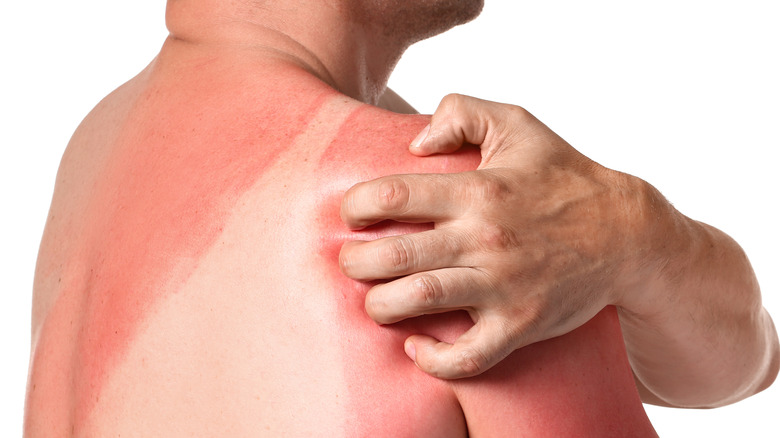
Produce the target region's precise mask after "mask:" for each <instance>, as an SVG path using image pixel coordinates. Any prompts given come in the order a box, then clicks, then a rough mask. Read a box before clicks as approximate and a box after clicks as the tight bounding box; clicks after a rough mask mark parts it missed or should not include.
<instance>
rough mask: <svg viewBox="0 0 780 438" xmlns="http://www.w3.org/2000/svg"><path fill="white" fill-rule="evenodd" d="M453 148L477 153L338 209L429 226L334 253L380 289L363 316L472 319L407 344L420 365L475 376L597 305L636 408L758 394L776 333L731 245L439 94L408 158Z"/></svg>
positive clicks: (531, 126)
mask: <svg viewBox="0 0 780 438" xmlns="http://www.w3.org/2000/svg"><path fill="white" fill-rule="evenodd" d="M464 143H465V144H478V145H480V148H481V152H482V162H481V163H480V169H479V170H478V171H477V172H472V173H469V174H460V175H438V176H433V175H405V176H392V177H386V178H381V179H378V180H375V181H371V182H367V183H363V184H359V185H357V186H355V187H353V188H351V189H350V191H349V192H348V193H347V194H346V195H345V197H344V202H343V204H342V217H343V218H344V219H345V222H346V223H348V224H349V225H350V226H352V227H355V228H360V227H364V226H367V225H370V224H372V223H374V222H376V221H381V220H385V219H395V220H401V221H407V220H408V221H412V222H419V221H426V220H430V221H434V222H435V224H436V231H434V232H429V233H425V234H419V235H413V236H402V237H392V238H387V239H382V240H378V241H374V242H363V243H359V242H354V243H350V244H348V245H345V246H344V248H343V250H342V252H341V260H342V262H341V264H342V269H343V270H344V272H345V273H346V274H347V275H349V276H350V277H353V278H359V279H363V280H372V279H377V278H380V279H389V280H392V281H390V282H389V283H387V284H381V285H377V286H375V287H373V288H372V289H371V290H370V292H369V294H368V299H367V301H366V308H367V310H368V312H369V314H370V315H371V316H372V318H374V319H375V320H376V321H377V322H381V323H392V322H395V321H400V320H403V319H405V318H409V317H414V316H416V315H420V314H426V313H431V312H441V311H445V310H451V309H471V312H472V318H473V319H474V320H475V321H476V322H477V324H476V325H475V327H474V329H472V330H470V331H469V332H468V333H466V335H464V336H462V337H460V338H459V339H458V340H457V341H456V342H455V343H451V342H440V341H439V340H437V339H435V338H433V337H429V336H424V335H419V336H414V337H411V338H409V339H408V340H407V342H406V346H405V348H406V351H407V353H408V354H409V356H410V358H412V359H413V360H415V362H416V363H417V364H418V365H419V366H420V368H422V369H423V370H425V371H426V372H428V373H431V374H432V375H435V376H439V377H443V378H460V377H464V376H473V375H476V374H479V373H480V372H483V371H484V370H487V369H489V368H490V367H491V366H492V365H494V364H495V363H497V362H499V361H500V360H502V359H503V358H504V357H505V356H506V355H507V354H509V353H510V352H511V351H514V350H515V349H517V348H522V347H523V346H525V345H529V344H532V343H534V342H537V341H539V340H543V339H549V338H551V337H553V336H557V335H560V334H562V333H566V332H569V331H570V330H572V329H573V328H576V327H578V326H580V325H581V324H582V323H583V322H584V321H587V320H589V319H590V318H591V317H592V316H593V315H594V314H595V313H596V312H597V311H599V310H600V309H602V308H603V307H604V305H608V304H610V305H617V306H619V314H620V320H621V324H622V327H623V329H624V330H625V337H626V341H627V347H628V352H629V360H630V361H631V364H632V366H633V370H634V373H635V375H636V378H637V384H638V386H639V388H640V393H641V394H642V398H643V400H644V401H646V402H649V403H655V404H659V405H664V406H679V407H716V406H721V405H725V404H728V403H733V402H735V401H738V400H741V399H743V398H745V397H748V396H750V395H753V394H755V393H757V392H759V391H762V390H763V389H765V388H767V387H768V386H769V385H771V383H772V382H773V380H774V379H775V377H776V375H777V373H778V367H780V353H779V352H780V347H779V346H778V339H777V332H776V330H775V327H774V324H773V322H772V319H771V317H770V316H769V314H768V313H767V311H766V309H764V308H763V307H762V305H761V292H760V289H759V286H758V283H757V281H756V278H755V274H754V273H753V270H752V268H751V266H750V262H749V261H748V260H747V257H746V256H745V254H744V252H743V251H742V249H741V248H740V247H739V245H737V244H736V242H734V241H733V240H732V239H731V238H730V237H729V236H727V235H725V234H724V233H722V232H720V231H719V230H717V229H715V228H713V227H710V226H708V225H705V224H702V223H700V222H697V221H694V220H691V219H689V218H687V217H685V216H684V215H682V214H681V213H680V212H678V211H677V210H676V209H675V208H674V207H673V206H672V205H671V204H670V203H669V202H668V201H667V200H666V199H664V197H663V196H661V194H660V193H658V191H657V190H655V188H653V187H652V186H651V185H650V184H648V183H647V182H645V181H642V180H641V179H639V178H636V177H632V176H630V175H626V174H623V173H620V172H616V171H613V170H610V169H607V168H604V167H603V166H600V165H598V164H597V163H595V162H593V161H591V160H589V159H588V158H587V157H585V156H583V155H582V154H580V153H579V152H577V151H576V150H575V149H574V148H573V147H572V146H571V145H569V144H568V143H566V142H565V141H564V140H563V139H561V138H560V137H559V136H557V135H556V134H555V133H554V132H552V131H551V130H550V129H549V128H547V127H546V126H545V125H543V124H542V123H541V122H540V121H539V120H537V119H536V118H534V117H533V116H532V115H531V114H529V113H528V112H527V111H525V110H524V109H523V108H520V107H516V106H512V105H506V104H499V103H495V102H487V101H482V100H479V99H475V98H470V97H466V96H458V95H451V96H448V97H447V98H445V99H444V100H443V101H442V103H441V105H440V106H439V108H438V109H437V111H436V113H435V114H434V115H433V117H432V121H431V123H430V125H429V126H428V127H426V128H424V129H423V130H422V131H421V134H420V135H419V136H418V137H417V138H416V139H415V141H413V142H412V144H411V145H410V150H411V151H412V152H414V153H415V154H418V155H423V156H424V155H428V154H433V153H448V152H451V151H453V150H457V149H458V148H459V147H461V145H462V144H464ZM388 252H392V254H393V257H392V258H388V257H377V255H380V254H385V253H388ZM420 284H423V285H425V287H422V288H421V287H419V285H420Z"/></svg>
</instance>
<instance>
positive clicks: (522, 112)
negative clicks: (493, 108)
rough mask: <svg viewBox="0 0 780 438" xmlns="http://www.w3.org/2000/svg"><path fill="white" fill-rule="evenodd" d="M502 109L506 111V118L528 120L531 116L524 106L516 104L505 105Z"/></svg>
mask: <svg viewBox="0 0 780 438" xmlns="http://www.w3.org/2000/svg"><path fill="white" fill-rule="evenodd" d="M504 109H505V110H506V111H507V113H508V114H507V118H508V119H514V120H519V121H523V120H528V118H529V117H531V113H530V112H528V110H526V109H525V108H523V107H521V106H517V105H505V106H504Z"/></svg>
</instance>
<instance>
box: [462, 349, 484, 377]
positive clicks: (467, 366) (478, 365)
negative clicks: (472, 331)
mask: <svg viewBox="0 0 780 438" xmlns="http://www.w3.org/2000/svg"><path fill="white" fill-rule="evenodd" d="M487 365H488V359H487V357H486V356H485V355H484V354H482V353H481V352H479V351H478V350H476V349H474V348H465V349H463V350H460V351H458V353H457V354H456V355H455V367H456V369H457V371H458V372H460V373H461V374H462V375H464V376H475V375H477V374H479V373H481V372H483V371H485V369H487Z"/></svg>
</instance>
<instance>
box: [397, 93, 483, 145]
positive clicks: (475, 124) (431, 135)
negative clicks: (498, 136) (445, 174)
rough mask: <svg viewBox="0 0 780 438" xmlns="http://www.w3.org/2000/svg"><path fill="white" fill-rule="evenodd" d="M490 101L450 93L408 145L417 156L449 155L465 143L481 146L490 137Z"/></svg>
mask: <svg viewBox="0 0 780 438" xmlns="http://www.w3.org/2000/svg"><path fill="white" fill-rule="evenodd" d="M487 106H489V103H488V102H487V101H483V100H480V99H477V98H474V97H468V96H462V95H459V94H450V95H448V96H445V97H444V99H442V100H441V103H439V106H438V108H436V112H434V113H433V115H432V116H431V123H430V124H429V125H428V126H426V127H425V128H424V129H423V130H422V131H421V132H420V133H419V134H418V135H417V137H416V138H415V139H414V140H413V141H412V143H411V145H409V151H410V152H411V153H413V154H415V155H420V156H425V155H432V154H447V153H451V152H455V151H457V150H458V149H460V148H461V146H463V145H464V144H472V145H481V144H482V142H483V141H484V140H485V136H486V135H487V131H488V125H489V122H488V120H487V118H488V117H489V114H487V113H486V111H485V109H486V107H487Z"/></svg>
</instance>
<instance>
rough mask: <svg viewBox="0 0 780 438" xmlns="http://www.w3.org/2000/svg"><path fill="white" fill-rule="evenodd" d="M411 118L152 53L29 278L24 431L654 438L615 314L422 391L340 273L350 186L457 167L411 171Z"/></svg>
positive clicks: (77, 172)
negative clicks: (341, 213) (342, 216)
mask: <svg viewBox="0 0 780 438" xmlns="http://www.w3.org/2000/svg"><path fill="white" fill-rule="evenodd" d="M426 123H427V118H425V117H423V116H400V115H396V114H393V113H389V112H386V111H383V110H380V109H377V108H374V107H370V106H366V105H363V104H360V103H359V102H356V101H353V100H351V99H349V98H346V97H344V96H342V95H340V94H338V93H337V92H335V91H333V90H332V89H330V88H329V87H327V86H326V85H325V84H324V83H321V82H319V81H318V80H316V79H315V78H313V77H312V76H310V75H309V74H308V73H306V72H304V71H302V70H298V69H294V68H289V67H287V68H280V67H278V66H274V65H271V64H264V63H262V62H260V61H255V60H254V58H252V57H251V56H246V54H245V53H241V52H239V51H236V52H229V51H228V52H226V51H221V52H216V51H215V52H209V51H208V50H201V51H190V49H188V48H186V47H177V46H176V45H175V43H171V42H169V43H167V44H166V47H165V48H164V49H163V51H162V53H161V55H160V56H159V57H158V59H156V60H155V61H154V62H153V63H152V64H151V65H150V66H149V67H148V68H147V69H146V70H145V71H144V72H142V73H141V74H140V75H139V76H138V77H136V78H134V79H133V80H132V81H130V82H129V83H128V84H126V85H125V86H123V87H121V88H120V89H119V90H117V91H116V92H114V93H113V94H112V95H110V96H109V97H108V98H106V99H105V100H104V101H103V102H101V104H99V105H98V107H97V108H96V109H95V110H94V111H93V112H92V113H91V114H90V115H89V116H88V117H87V118H86V119H85V121H84V123H83V124H82V126H81V127H80V128H79V130H78V131H77V132H76V134H75V135H74V138H73V140H72V141H71V144H70V145H69V147H68V151H67V152H66V155H65V157H64V158H63V162H62V165H61V168H60V172H59V174H58V182H57V188H56V191H55V197H54V200H53V202H52V209H51V212H50V217H49V220H48V223H47V228H46V231H45V235H44V239H43V242H42V245H41V253H40V256H39V262H38V268H37V273H36V282H35V303H34V314H33V342H34V344H33V357H32V364H31V372H30V381H29V388H28V397H27V409H26V419H25V432H26V435H28V436H30V437H37V436H63V435H73V436H123V437H124V436H217V435H218V436H274V437H275V436H421V437H423V436H424V437H435V436H442V437H456V436H468V435H472V436H491V437H492V436H556V437H561V436H580V437H582V436H598V437H604V436H632V434H633V436H654V432H653V430H652V427H651V426H650V423H649V421H648V420H647V418H646V416H645V414H644V411H643V409H642V405H641V403H640V401H639V397H638V395H637V393H636V389H635V388H634V383H633V378H632V374H631V370H630V367H629V365H628V362H627V359H626V356H625V351H624V347H623V342H622V338H621V334H620V328H619V324H618V322H617V317H616V315H615V312H614V309H606V310H605V311H603V312H602V313H601V314H599V315H598V316H597V317H596V318H594V320H593V321H591V322H590V323H588V324H587V325H586V326H584V327H582V328H581V329H579V330H577V331H575V332H573V333H571V334H569V335H566V336H563V337H560V338H556V339H553V340H550V341H546V342H542V343H539V344H535V345H532V346H530V347H527V348H525V349H523V350H519V351H517V352H515V353H513V354H512V355H511V356H510V357H509V358H508V359H507V360H506V361H504V362H503V363H501V364H499V365H498V366H497V367H495V368H494V369H493V370H491V371H489V372H487V373H486V374H484V375H482V376H479V377H476V378H472V379H466V380H461V381H443V380H438V379H435V378H433V377H430V376H428V375H426V374H424V373H423V372H421V371H420V370H418V369H417V368H416V367H415V366H414V364H413V363H412V362H411V361H410V360H409V359H408V358H407V357H406V356H405V354H404V352H403V340H404V339H405V338H406V337H407V336H408V335H410V334H412V333H427V334H430V335H432V336H435V337H437V338H440V339H445V340H453V339H454V338H455V337H456V336H457V335H458V334H460V333H462V332H463V331H465V330H466V329H467V328H468V327H469V326H470V325H471V321H470V319H469V318H468V315H466V314H465V313H450V314H444V315H437V316H426V317H422V318H416V319H414V320H410V321H405V322H402V323H400V324H396V325H393V326H377V325H376V324H375V323H373V322H372V321H371V320H370V319H369V318H368V317H367V315H366V314H365V311H364V309H363V300H364V297H365V293H366V291H367V289H368V285H366V284H361V283H358V282H354V281H352V280H349V279H347V278H346V277H344V276H342V275H341V274H340V272H339V269H338V264H337V256H338V250H339V248H340V246H341V244H342V243H343V242H344V241H346V240H351V239H372V238H375V237H378V236H382V235H388V234H391V233H393V234H395V233H402V232H409V231H416V230H420V229H424V226H411V225H401V224H383V225H381V226H378V227H374V228H372V229H369V230H366V231H361V232H350V231H348V230H347V229H346V228H345V227H344V225H343V224H342V223H341V221H340V220H339V217H338V206H339V203H340V198H341V195H342V194H343V192H344V191H345V190H346V189H347V188H349V187H350V186H351V185H352V184H354V183H356V182H358V181H361V180H365V179H369V178H374V177H378V176H382V175H386V174H391V173H409V172H455V171H464V170H470V169H474V168H476V166H477V164H478V161H479V156H478V154H477V153H476V152H471V153H462V154H458V155H453V156H437V157H430V158H424V159H421V158H415V157H413V156H411V155H410V154H408V153H407V152H406V146H407V145H408V143H409V141H410V140H411V139H412V138H413V137H414V136H415V135H416V134H417V132H418V131H419V130H420V129H421V128H422V127H423V126H424V125H425V124H426Z"/></svg>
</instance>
